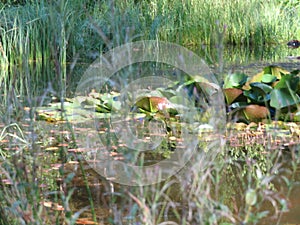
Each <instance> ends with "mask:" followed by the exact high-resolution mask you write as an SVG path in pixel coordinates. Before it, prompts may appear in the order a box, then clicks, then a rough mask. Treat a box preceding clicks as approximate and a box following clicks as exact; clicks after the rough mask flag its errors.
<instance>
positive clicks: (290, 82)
mask: <svg viewBox="0 0 300 225" xmlns="http://www.w3.org/2000/svg"><path fill="white" fill-rule="evenodd" d="M299 81H300V78H299V77H298V76H296V75H294V74H286V75H283V76H282V77H281V79H280V81H279V82H278V83H277V84H276V85H275V87H274V88H276V89H280V88H290V89H291V90H292V91H294V92H296V91H297V89H298V85H299Z"/></svg>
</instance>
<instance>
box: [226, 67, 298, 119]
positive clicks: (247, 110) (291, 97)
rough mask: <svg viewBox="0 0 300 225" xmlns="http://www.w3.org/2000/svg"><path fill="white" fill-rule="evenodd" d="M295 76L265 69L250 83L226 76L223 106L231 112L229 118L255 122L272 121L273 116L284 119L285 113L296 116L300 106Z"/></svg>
mask: <svg viewBox="0 0 300 225" xmlns="http://www.w3.org/2000/svg"><path fill="white" fill-rule="evenodd" d="M298 72H299V71H292V72H288V71H286V70H284V69H282V68H280V67H277V66H268V67H265V68H264V69H263V71H262V72H260V73H258V74H257V75H255V76H254V77H252V78H251V79H250V78H248V77H247V76H246V75H245V74H238V73H237V74H230V75H228V78H226V79H225V83H224V94H225V99H226V104H227V105H228V107H229V109H231V110H232V111H231V112H229V114H230V116H234V115H237V116H238V117H239V118H238V120H239V119H246V120H248V122H251V121H255V122H256V121H261V120H263V119H267V118H271V117H272V118H275V113H277V114H276V118H275V119H280V118H285V117H284V116H283V115H285V114H286V113H289V114H295V113H296V112H297V106H298V103H299V102H300V98H299V94H300V92H299V81H300V77H299V73H298ZM246 80H248V81H247V82H246ZM239 113H240V114H239ZM270 116H271V117H270ZM294 118H295V119H297V117H294Z"/></svg>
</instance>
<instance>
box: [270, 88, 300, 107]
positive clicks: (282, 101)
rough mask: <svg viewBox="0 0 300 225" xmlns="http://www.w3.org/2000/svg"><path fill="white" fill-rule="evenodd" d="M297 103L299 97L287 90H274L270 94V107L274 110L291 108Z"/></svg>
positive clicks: (299, 99) (299, 100)
mask: <svg viewBox="0 0 300 225" xmlns="http://www.w3.org/2000/svg"><path fill="white" fill-rule="evenodd" d="M299 102H300V98H299V96H298V95H297V94H293V93H291V92H290V90H289V89H287V88H281V89H274V90H273V91H272V92H271V101H270V105H271V106H272V107H274V108H276V109H281V108H284V107H288V106H292V105H295V104H297V103H299Z"/></svg>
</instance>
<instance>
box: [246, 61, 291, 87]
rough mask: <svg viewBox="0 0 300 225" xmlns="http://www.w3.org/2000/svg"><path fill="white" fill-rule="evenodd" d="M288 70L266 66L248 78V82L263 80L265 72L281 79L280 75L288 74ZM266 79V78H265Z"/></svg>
mask: <svg viewBox="0 0 300 225" xmlns="http://www.w3.org/2000/svg"><path fill="white" fill-rule="evenodd" d="M288 73H289V72H288V71H287V70H285V69H283V68H281V67H279V66H274V65H271V66H267V67H265V68H264V69H263V71H262V72H260V73H258V74H256V75H255V76H253V77H252V79H251V80H250V83H253V82H263V81H262V80H263V79H266V78H267V77H269V76H267V77H265V74H269V75H273V76H275V77H276V78H277V79H281V75H283V74H288ZM269 78H270V77H269ZM267 80H268V79H267Z"/></svg>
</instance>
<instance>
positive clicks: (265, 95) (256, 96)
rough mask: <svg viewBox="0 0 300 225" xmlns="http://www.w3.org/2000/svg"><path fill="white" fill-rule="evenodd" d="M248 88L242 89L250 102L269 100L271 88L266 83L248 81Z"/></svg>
mask: <svg viewBox="0 0 300 225" xmlns="http://www.w3.org/2000/svg"><path fill="white" fill-rule="evenodd" d="M250 87H251V89H250V90H247V91H244V95H245V96H246V97H248V98H249V99H250V100H251V101H252V102H256V103H265V102H267V101H269V100H270V95H269V93H270V92H271V91H272V90H273V89H272V87H270V86H269V85H267V84H264V83H259V82H254V83H250Z"/></svg>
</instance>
